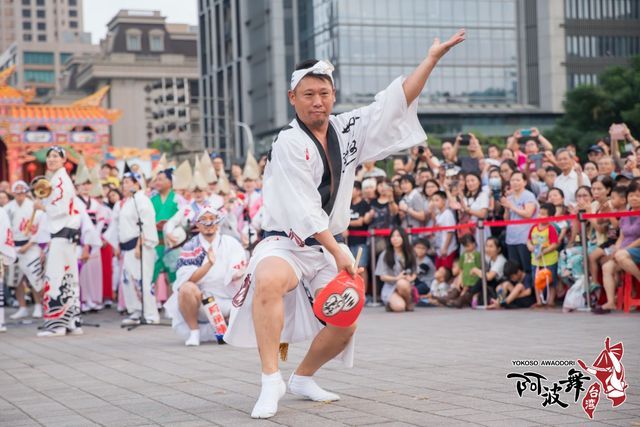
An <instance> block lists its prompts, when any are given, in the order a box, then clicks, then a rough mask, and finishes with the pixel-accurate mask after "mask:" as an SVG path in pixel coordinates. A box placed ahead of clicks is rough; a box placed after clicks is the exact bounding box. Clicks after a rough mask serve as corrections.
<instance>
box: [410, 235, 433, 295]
mask: <svg viewBox="0 0 640 427" xmlns="http://www.w3.org/2000/svg"><path fill="white" fill-rule="evenodd" d="M429 247H430V245H429V242H428V241H427V240H426V239H423V238H420V239H417V240H416V242H415V243H414V244H413V251H414V252H415V254H416V264H417V266H418V277H417V278H416V282H415V287H416V290H417V291H418V295H426V294H428V293H429V285H430V284H431V282H433V279H434V275H435V271H436V266H435V265H434V264H433V261H431V258H429V256H428V255H427V253H428V251H429Z"/></svg>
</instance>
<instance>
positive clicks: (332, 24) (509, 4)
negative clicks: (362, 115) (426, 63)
mask: <svg viewBox="0 0 640 427" xmlns="http://www.w3.org/2000/svg"><path fill="white" fill-rule="evenodd" d="M298 22H299V23H298V27H299V37H300V40H299V46H300V48H299V49H300V52H299V57H300V58H301V59H304V58H311V57H315V58H318V59H320V58H327V59H329V60H330V61H332V62H333V63H334V65H335V66H336V85H337V88H338V103H345V104H358V103H362V102H370V101H371V99H372V97H373V95H375V93H376V92H378V91H379V90H381V89H383V88H384V87H385V86H386V85H388V84H389V82H391V81H392V80H393V79H394V78H395V77H397V76H399V75H402V74H404V75H406V74H408V73H409V72H410V71H411V70H412V69H413V68H414V67H415V66H416V65H417V64H418V63H419V62H420V61H421V60H422V59H423V58H424V57H425V55H426V53H427V51H428V48H429V46H430V45H431V42H432V41H433V39H434V37H448V36H450V35H452V34H453V33H455V31H457V30H458V29H459V28H465V29H466V30H467V34H468V39H467V41H466V42H465V43H464V44H463V45H461V46H459V47H458V48H456V49H455V51H453V52H451V53H450V54H449V55H447V57H446V59H445V60H443V61H442V62H441V64H440V65H439V66H438V68H436V70H435V71H434V73H433V75H432V76H431V78H430V79H429V84H428V86H427V88H426V89H425V91H424V93H423V94H422V96H421V99H420V102H421V103H428V104H433V103H448V104H450V103H458V104H474V103H492V104H496V103H497V104H508V103H516V102H518V89H517V88H518V84H517V83H518V82H517V79H518V48H517V16H516V0H481V1H478V0H430V1H425V0H396V1H393V2H391V1H387V0H299V1H298Z"/></svg>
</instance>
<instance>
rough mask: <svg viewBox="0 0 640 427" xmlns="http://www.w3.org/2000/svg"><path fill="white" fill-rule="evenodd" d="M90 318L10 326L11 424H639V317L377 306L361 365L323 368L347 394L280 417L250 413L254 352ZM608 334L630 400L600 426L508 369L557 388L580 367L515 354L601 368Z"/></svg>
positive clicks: (3, 372)
mask: <svg viewBox="0 0 640 427" xmlns="http://www.w3.org/2000/svg"><path fill="white" fill-rule="evenodd" d="M8 314H11V311H10V312H9V313H8ZM85 319H86V321H89V322H100V324H101V327H100V328H91V327H85V335H84V336H81V337H65V338H50V339H42V338H40V339H38V338H36V337H35V324H32V325H14V324H11V323H10V324H9V331H8V332H7V333H6V334H2V335H0V426H3V427H4V426H7V427H9V426H11V427H20V426H31V425H47V426H54V425H55V426H90V425H105V426H106V425H108V426H143V425H145V426H146V425H166V426H185V427H186V426H208V425H229V426H242V425H256V426H263V425H264V426H267V425H276V424H279V425H288V426H304V427H311V426H331V425H367V426H369V425H385V426H392V425H428V426H439V425H487V426H535V425H545V426H547V425H549V426H560V425H616V426H640V316H639V315H638V314H631V315H624V314H613V315H608V316H595V315H591V314H588V313H576V314H562V313H561V312H560V311H551V312H540V311H531V310H521V311H508V312H507V311H500V312H486V311H479V310H478V311H476V310H471V309H466V310H451V309H432V308H418V309H417V311H416V312H414V313H405V314H390V313H385V312H384V311H383V309H381V308H367V309H365V312H364V315H363V316H362V318H361V322H360V324H361V327H360V330H359V332H358V335H357V351H356V366H355V368H353V369H343V368H342V367H341V366H340V365H339V364H335V363H332V364H330V365H329V366H328V367H326V368H325V369H323V370H322V371H321V372H320V373H319V374H318V376H317V378H318V382H319V383H320V384H321V385H322V386H325V387H326V388H327V389H329V390H331V391H335V392H337V393H339V394H340V395H341V397H342V400H340V401H339V402H337V403H332V404H323V403H315V402H309V401H304V400H300V399H299V398H297V397H295V396H293V395H290V394H287V395H286V396H285V397H284V398H283V399H282V400H281V402H280V411H279V413H278V415H277V416H276V417H274V418H272V419H270V420H268V421H254V420H252V419H251V418H250V417H249V413H250V412H251V408H252V406H253V403H254V402H255V399H256V397H257V395H258V392H259V381H260V377H259V367H258V356H257V352H256V351H255V350H251V349H249V350H243V349H237V348H233V347H230V346H218V345H217V344H207V345H202V346H200V347H198V348H186V347H184V345H183V343H182V342H181V340H180V339H179V338H177V337H176V336H175V335H174V334H173V333H172V330H171V329H170V328H165V327H145V328H140V329H138V330H135V331H131V332H127V331H126V330H122V329H120V328H119V322H120V317H119V316H118V315H117V314H116V313H115V312H113V311H109V312H106V313H101V314H93V315H88V316H85ZM607 335H609V336H611V339H612V344H613V343H616V342H618V341H620V340H622V341H623V343H624V356H623V358H622V362H623V364H624V367H625V373H626V377H625V380H626V381H627V383H628V384H630V385H629V388H628V389H627V401H626V402H625V403H624V404H623V405H622V406H620V407H618V408H615V409H613V408H612V407H611V404H610V402H609V401H608V400H607V399H606V398H604V396H603V395H601V398H600V404H599V405H598V407H597V410H596V412H595V420H594V421H592V422H589V420H588V419H587V417H586V415H585V413H584V412H583V410H582V408H581V406H580V403H581V401H582V396H580V399H579V400H578V403H577V404H575V403H574V398H573V393H566V394H565V393H560V398H561V400H563V401H565V402H566V403H569V406H568V407H567V408H566V409H563V408H561V407H559V406H558V405H553V406H547V407H546V408H545V407H543V406H542V402H543V400H544V398H543V397H541V396H537V395H536V394H535V393H533V392H529V391H525V392H524V395H523V398H519V397H518V394H517V392H516V381H515V380H514V379H507V378H506V375H507V374H508V373H510V372H519V373H524V372H526V371H527V370H532V371H534V372H537V373H540V374H543V375H545V376H546V377H547V378H548V379H549V381H550V382H549V385H552V383H553V382H557V381H559V380H561V379H564V378H566V376H567V371H568V369H570V368H568V367H553V368H552V367H540V366H538V367H535V368H527V367H522V366H521V367H514V366H512V362H511V361H512V360H514V359H515V360H550V359H551V360H553V359H559V360H575V359H577V358H581V359H583V360H584V361H585V362H586V363H587V364H592V363H593V362H594V360H595V359H596V357H597V356H598V354H599V353H600V351H602V349H603V348H604V344H603V343H604V338H605V337H606V336H607ZM305 347H306V346H303V345H295V346H292V348H291V349H290V352H289V361H288V362H286V363H284V364H283V365H282V371H283V375H284V376H285V377H287V378H288V376H289V374H290V373H291V371H292V369H293V368H294V366H295V364H296V363H297V362H298V361H300V359H301V357H302V355H303V353H304V351H305ZM576 368H578V367H577V366H576ZM578 369H579V368H578ZM594 379H595V378H593V377H592V380H594ZM590 383H591V381H589V382H588V384H590ZM588 384H587V386H588Z"/></svg>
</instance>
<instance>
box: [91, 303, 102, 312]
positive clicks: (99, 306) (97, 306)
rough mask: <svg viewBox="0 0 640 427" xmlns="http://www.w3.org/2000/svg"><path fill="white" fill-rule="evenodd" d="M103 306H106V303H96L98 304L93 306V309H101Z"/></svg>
mask: <svg viewBox="0 0 640 427" xmlns="http://www.w3.org/2000/svg"><path fill="white" fill-rule="evenodd" d="M103 308H104V305H102V304H96V305H94V306H93V309H94V310H96V311H100V310H102V309H103Z"/></svg>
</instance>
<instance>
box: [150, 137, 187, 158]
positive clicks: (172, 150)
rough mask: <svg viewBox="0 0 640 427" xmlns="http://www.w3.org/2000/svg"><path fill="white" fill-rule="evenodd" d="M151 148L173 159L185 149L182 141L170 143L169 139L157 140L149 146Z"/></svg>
mask: <svg viewBox="0 0 640 427" xmlns="http://www.w3.org/2000/svg"><path fill="white" fill-rule="evenodd" d="M149 148H155V149H156V150H158V151H160V152H161V153H166V154H167V155H168V156H170V157H173V156H174V155H175V154H176V153H177V152H178V151H180V150H182V149H183V147H182V143H181V142H180V141H170V140H168V139H156V140H155V141H153V142H152V143H151V144H149Z"/></svg>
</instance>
